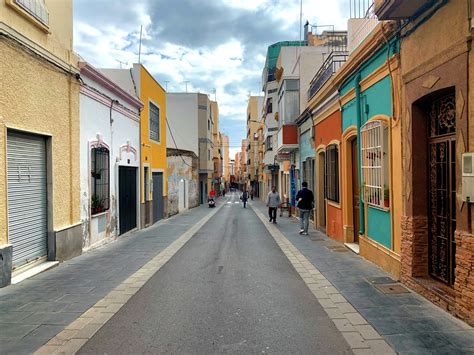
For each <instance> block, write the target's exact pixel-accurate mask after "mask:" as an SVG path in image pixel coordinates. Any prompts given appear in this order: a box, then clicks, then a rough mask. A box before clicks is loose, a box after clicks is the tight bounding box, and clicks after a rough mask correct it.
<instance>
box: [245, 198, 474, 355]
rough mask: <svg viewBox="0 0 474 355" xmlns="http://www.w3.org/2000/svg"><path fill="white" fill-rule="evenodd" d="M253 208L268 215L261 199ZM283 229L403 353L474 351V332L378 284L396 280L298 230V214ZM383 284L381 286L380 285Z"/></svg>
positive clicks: (411, 297) (437, 310)
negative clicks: (379, 288)
mask: <svg viewBox="0 0 474 355" xmlns="http://www.w3.org/2000/svg"><path fill="white" fill-rule="evenodd" d="M250 205H251V207H252V208H254V209H256V210H259V211H260V212H262V213H264V215H265V216H266V215H267V208H266V207H265V205H264V204H263V203H262V202H260V201H257V200H254V201H252V202H251V203H250ZM277 223H278V224H277V225H276V226H277V228H278V230H279V231H280V232H281V233H283V235H284V236H285V237H286V238H287V239H288V240H289V241H290V242H291V243H292V244H293V245H294V246H295V247H296V248H297V249H298V250H299V251H300V252H301V253H302V254H303V255H304V256H305V257H306V258H307V259H308V260H309V261H310V262H311V263H312V264H313V265H314V266H315V267H316V268H317V269H318V270H319V271H320V272H321V273H322V274H323V275H324V276H325V278H326V279H327V280H329V281H330V282H331V284H332V285H333V286H334V287H335V288H336V289H337V290H338V291H339V292H340V293H341V294H342V295H343V296H344V297H345V298H346V299H347V300H348V301H349V302H350V303H351V304H352V306H353V307H354V308H355V309H356V310H357V311H358V312H359V313H360V314H361V315H362V316H363V317H364V318H365V319H366V321H367V322H368V323H369V324H370V325H372V326H373V327H374V328H375V329H376V330H377V331H378V333H379V334H380V335H381V336H382V337H383V338H384V339H385V340H386V341H387V342H388V343H389V344H390V345H391V346H392V347H393V349H394V350H395V351H397V352H399V353H413V354H415V353H416V354H420V353H430V354H433V353H443V354H446V353H456V354H461V353H466V354H467V353H474V330H473V328H472V327H470V326H469V325H467V324H465V323H463V322H462V321H460V320H459V319H456V318H455V317H453V316H451V315H450V314H449V313H447V312H445V311H443V310H441V309H440V308H438V307H436V306H435V305H433V304H432V303H431V302H429V301H428V300H426V299H424V298H423V297H421V296H419V295H418V294H416V293H414V292H411V291H409V290H408V289H404V288H403V289H401V290H402V291H405V292H406V293H398V294H388V293H382V292H380V291H379V290H377V289H376V287H375V285H374V284H372V282H379V285H380V284H381V285H383V284H384V283H385V284H386V283H388V282H390V283H392V282H393V281H391V279H390V275H389V274H388V273H386V272H384V271H383V270H382V269H380V268H379V267H378V266H376V265H375V264H372V263H371V262H369V261H367V260H365V259H364V258H362V257H360V256H359V255H357V254H355V253H353V252H351V251H349V249H347V248H345V247H344V246H343V245H342V244H340V243H338V242H336V241H334V240H332V239H330V238H328V237H327V236H326V235H324V234H323V233H321V232H319V231H316V230H314V229H312V228H311V230H310V233H309V236H301V235H299V234H298V231H299V226H298V221H297V219H295V218H289V217H287V215H286V214H285V216H284V217H277ZM379 285H377V286H379Z"/></svg>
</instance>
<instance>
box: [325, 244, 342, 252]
mask: <svg viewBox="0 0 474 355" xmlns="http://www.w3.org/2000/svg"><path fill="white" fill-rule="evenodd" d="M326 248H328V249H329V250H331V251H334V252H338V253H344V252H347V248H346V247H344V246H342V245H327V246H326Z"/></svg>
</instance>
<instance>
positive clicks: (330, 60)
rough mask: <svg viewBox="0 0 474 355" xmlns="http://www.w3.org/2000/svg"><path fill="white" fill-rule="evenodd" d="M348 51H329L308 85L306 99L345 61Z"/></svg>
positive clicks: (309, 98)
mask: <svg viewBox="0 0 474 355" xmlns="http://www.w3.org/2000/svg"><path fill="white" fill-rule="evenodd" d="M348 57H349V54H348V52H346V51H344V52H331V54H329V57H327V59H326V60H325V61H324V63H323V65H322V66H321V68H319V70H318V72H317V73H316V75H315V76H314V78H313V80H311V83H310V85H309V90H308V101H309V100H311V99H312V98H313V96H314V95H316V93H317V92H318V91H319V89H321V88H322V87H323V85H324V84H325V83H326V82H327V81H328V80H329V79H330V78H331V76H332V75H333V74H334V73H335V72H336V71H337V70H338V69H339V68H340V67H341V66H342V65H343V64H344V63H345V62H346V61H347V58H348Z"/></svg>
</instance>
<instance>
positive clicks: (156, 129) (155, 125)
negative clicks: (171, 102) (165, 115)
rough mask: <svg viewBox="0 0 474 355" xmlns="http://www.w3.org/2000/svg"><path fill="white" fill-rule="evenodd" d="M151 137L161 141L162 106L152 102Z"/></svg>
mask: <svg viewBox="0 0 474 355" xmlns="http://www.w3.org/2000/svg"><path fill="white" fill-rule="evenodd" d="M150 139H153V140H154V141H156V142H159V141H160V108H159V107H157V106H155V105H154V104H152V103H151V102H150Z"/></svg>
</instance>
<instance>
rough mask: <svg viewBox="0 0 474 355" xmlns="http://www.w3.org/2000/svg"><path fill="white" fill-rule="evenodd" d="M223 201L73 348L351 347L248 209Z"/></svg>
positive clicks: (314, 350) (308, 350) (248, 350)
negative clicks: (106, 319) (80, 345)
mask: <svg viewBox="0 0 474 355" xmlns="http://www.w3.org/2000/svg"><path fill="white" fill-rule="evenodd" d="M226 199H227V198H226ZM227 200H228V201H226V203H225V205H224V206H223V208H222V209H221V210H220V211H219V212H218V213H217V214H216V215H215V216H214V217H213V218H212V219H211V220H210V221H209V222H208V223H207V224H206V225H205V226H204V227H203V228H201V230H200V231H199V232H198V233H197V234H196V235H195V236H194V237H193V238H192V239H191V240H190V241H189V242H188V243H187V244H186V245H185V246H184V247H183V248H182V249H181V250H180V251H179V252H178V253H177V254H176V255H175V256H174V257H173V258H172V259H171V260H170V261H169V262H168V264H166V265H165V266H164V267H163V268H162V269H161V270H160V271H159V272H158V273H156V274H155V275H154V276H153V277H152V278H151V279H150V281H149V282H148V283H147V284H146V285H145V286H144V287H143V288H142V289H141V290H140V291H139V292H138V293H137V294H136V295H135V296H134V297H133V298H132V299H131V300H130V301H129V302H128V303H127V304H126V305H125V306H124V307H122V309H121V310H120V311H119V312H118V313H117V314H116V315H115V316H114V317H113V318H111V320H110V321H109V322H108V323H107V324H106V325H105V326H104V327H102V328H101V329H100V330H99V331H98V332H97V333H96V334H95V336H94V337H93V338H92V339H91V340H90V341H89V342H88V343H87V344H86V345H85V346H84V347H83V348H82V349H81V351H80V353H83V354H91V353H94V354H97V353H109V354H131V353H173V354H183V353H192V354H211V353H219V354H221V353H242V354H256V353H259V354H262V353H282V354H289V353H298V354H339V353H351V351H350V348H349V346H348V345H347V343H346V341H345V340H344V338H343V337H342V335H341V334H340V333H339V331H338V330H337V329H336V328H335V326H334V325H333V323H332V322H331V320H330V319H329V318H328V317H327V315H326V313H325V312H324V310H323V309H322V308H321V306H320V305H319V303H318V302H317V300H316V299H315V298H314V296H313V295H312V293H311V292H310V291H309V290H308V289H307V287H306V285H305V284H304V282H303V280H302V279H301V278H300V277H299V275H298V274H297V273H296V271H295V270H294V269H293V268H292V266H291V264H290V262H289V261H288V260H287V259H286V257H285V256H284V255H283V253H282V252H281V251H280V249H279V248H278V246H277V245H276V243H275V242H274V241H273V239H272V237H271V236H270V234H269V233H268V231H267V230H266V229H265V227H264V225H263V224H262V223H261V222H260V220H259V219H258V217H257V216H256V215H255V213H254V212H253V211H252V209H250V208H246V209H244V208H242V205H241V204H240V203H235V202H238V201H239V199H238V195H237V194H233V195H230V198H228V199H227ZM220 203H223V202H220Z"/></svg>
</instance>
